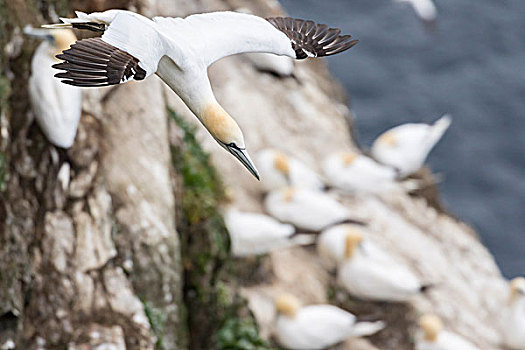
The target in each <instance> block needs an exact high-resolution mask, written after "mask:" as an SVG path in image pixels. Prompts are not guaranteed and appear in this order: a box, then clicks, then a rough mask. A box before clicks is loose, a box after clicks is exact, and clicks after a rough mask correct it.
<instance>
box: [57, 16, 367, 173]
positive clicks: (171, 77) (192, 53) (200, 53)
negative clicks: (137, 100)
mask: <svg viewBox="0 0 525 350" xmlns="http://www.w3.org/2000/svg"><path fill="white" fill-rule="evenodd" d="M76 14H77V18H73V19H67V18H62V19H61V20H62V22H64V23H62V24H55V25H51V26H49V27H51V28H63V27H68V28H71V27H72V28H77V29H90V30H93V31H98V32H104V34H103V35H102V37H101V38H90V39H84V40H80V41H77V42H76V43H75V44H74V45H73V46H72V47H71V49H69V50H66V51H64V52H63V54H61V55H58V56H57V57H58V58H60V59H62V60H64V62H62V63H60V64H56V65H54V67H55V68H57V69H61V70H64V71H65V72H63V73H59V74H57V75H56V77H58V78H61V79H63V80H62V82H64V83H66V84H69V85H75V86H95V87H99V86H108V85H115V84H121V83H125V82H127V81H129V80H133V79H135V80H142V79H145V78H146V77H148V76H150V75H152V74H153V73H156V74H157V75H158V76H159V77H160V78H161V79H162V80H164V82H165V83H166V84H168V86H169V87H170V88H171V89H172V90H173V91H174V92H175V93H176V94H177V95H179V97H180V98H181V99H182V100H183V101H184V103H185V104H186V105H187V106H188V108H189V109H190V110H191V111H192V112H193V113H194V114H195V115H196V116H197V118H198V119H199V120H200V121H201V122H202V124H203V125H204V126H205V127H206V129H207V130H208V131H209V132H210V134H211V135H212V136H213V137H214V138H215V140H216V141H217V142H218V143H219V145H220V146H222V147H223V148H224V149H225V150H226V151H228V152H229V153H231V154H232V155H233V156H235V157H236V158H237V159H238V160H239V161H240V162H241V163H242V164H243V165H244V166H245V167H246V168H247V169H248V170H249V171H250V173H252V175H254V176H255V177H256V178H257V179H259V174H258V172H257V169H256V168H255V166H254V165H253V162H252V161H251V159H250V157H249V155H248V152H247V151H246V146H245V143H244V136H243V134H242V131H241V129H240V128H239V126H238V125H237V123H236V122H235V120H234V119H233V118H232V117H231V116H230V115H229V114H228V113H227V112H226V111H225V110H224V109H223V108H222V107H221V106H220V105H219V103H218V102H217V100H216V99H215V96H214V94H213V91H212V89H211V85H210V81H209V79H208V74H207V67H208V66H209V65H211V64H212V63H213V62H215V61H217V60H219V59H221V58H223V57H225V56H230V55H233V54H238V53H247V52H266V53H272V54H276V55H283V56H288V57H291V58H297V59H303V58H307V57H321V56H329V55H334V54H336V53H339V52H343V51H345V50H347V49H349V48H351V47H352V46H354V45H355V44H357V41H356V40H351V39H350V38H351V37H350V36H349V35H343V36H342V35H340V33H341V30H339V29H335V28H328V27H327V26H325V25H318V24H315V23H314V22H312V21H304V20H299V19H292V18H289V17H273V18H267V19H264V18H261V17H257V16H253V15H249V14H243V13H236V12H212V13H204V14H196V15H192V16H188V17H186V18H170V17H154V18H153V20H151V19H149V18H146V17H144V16H141V15H139V14H136V13H133V12H129V11H124V10H108V11H105V12H96V13H92V14H89V15H88V14H85V13H82V12H77V13H76Z"/></svg>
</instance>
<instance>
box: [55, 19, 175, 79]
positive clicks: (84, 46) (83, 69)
mask: <svg viewBox="0 0 525 350" xmlns="http://www.w3.org/2000/svg"><path fill="white" fill-rule="evenodd" d="M155 26H156V24H155V23H154V22H152V21H151V20H149V19H147V18H145V17H143V18H141V17H138V15H136V14H131V13H127V12H124V11H123V12H121V13H118V14H117V15H116V16H115V17H114V19H113V20H112V21H111V23H109V26H108V27H107V30H106V31H105V32H104V35H103V36H102V37H101V38H90V39H84V40H79V41H77V42H76V43H75V44H73V45H72V46H71V48H70V49H68V50H65V51H64V52H63V53H62V54H59V55H57V58H59V59H61V60H64V62H61V63H58V64H55V65H54V66H53V67H54V68H56V69H60V70H64V71H65V72H62V73H58V74H56V75H55V76H56V77H57V78H60V79H63V80H62V82H63V83H66V84H69V85H74V86H83V87H98V86H108V85H115V84H120V83H125V82H127V81H129V80H131V79H135V80H142V79H144V78H146V77H148V76H150V75H151V74H153V73H155V72H156V70H157V65H158V63H159V61H160V59H161V58H162V56H164V54H165V49H164V45H163V41H162V40H161V38H160V36H159V33H158V32H157V30H156V28H155Z"/></svg>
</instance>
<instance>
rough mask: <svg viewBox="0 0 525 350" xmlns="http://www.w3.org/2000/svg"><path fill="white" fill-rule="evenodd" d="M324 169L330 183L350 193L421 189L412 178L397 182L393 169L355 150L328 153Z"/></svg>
mask: <svg viewBox="0 0 525 350" xmlns="http://www.w3.org/2000/svg"><path fill="white" fill-rule="evenodd" d="M323 170H324V173H325V176H326V178H327V180H328V182H329V183H330V185H332V186H334V187H335V188H338V189H340V190H343V191H347V192H367V193H382V192H388V191H396V190H397V191H399V190H407V191H410V190H415V189H417V188H418V186H417V183H416V182H415V181H413V180H407V181H404V182H397V181H396V178H397V172H396V170H395V169H394V168H392V167H389V166H385V165H382V164H379V163H377V162H376V161H374V160H373V159H371V158H369V157H367V156H365V155H362V154H358V153H355V152H340V153H334V154H332V155H330V156H328V158H326V160H325V161H324V164H323Z"/></svg>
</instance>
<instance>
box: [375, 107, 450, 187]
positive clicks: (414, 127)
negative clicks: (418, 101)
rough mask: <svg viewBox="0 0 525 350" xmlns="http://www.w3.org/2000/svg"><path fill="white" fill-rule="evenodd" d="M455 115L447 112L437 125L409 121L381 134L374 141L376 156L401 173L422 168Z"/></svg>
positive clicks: (408, 172) (405, 174)
mask: <svg viewBox="0 0 525 350" xmlns="http://www.w3.org/2000/svg"><path fill="white" fill-rule="evenodd" d="M451 122H452V119H451V118H450V116H449V115H444V116H443V117H441V118H440V119H439V120H437V121H436V122H435V123H434V124H433V125H428V124H423V123H408V124H402V125H398V126H396V127H394V128H392V129H390V130H388V131H386V132H384V133H383V134H381V135H380V136H379V137H378V138H377V139H376V140H375V141H374V144H373V145H372V149H371V151H372V156H373V157H374V158H375V159H376V160H377V161H379V162H380V163H382V164H385V165H388V166H391V167H394V168H395V169H397V170H398V171H399V175H400V176H401V177H404V176H407V175H410V174H412V173H413V172H415V171H417V170H419V169H420V168H421V167H422V166H423V164H424V163H425V160H426V158H427V156H428V154H429V153H430V151H431V150H432V148H434V146H435V145H436V143H437V142H438V141H439V140H440V139H441V137H442V136H443V134H444V133H445V131H447V129H448V127H449V126H450V123H451Z"/></svg>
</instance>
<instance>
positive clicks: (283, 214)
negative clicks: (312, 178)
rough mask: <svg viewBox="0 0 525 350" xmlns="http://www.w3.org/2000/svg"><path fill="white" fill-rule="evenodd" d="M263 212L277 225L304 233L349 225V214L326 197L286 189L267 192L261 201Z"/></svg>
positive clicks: (322, 193) (321, 193)
mask: <svg viewBox="0 0 525 350" xmlns="http://www.w3.org/2000/svg"><path fill="white" fill-rule="evenodd" d="M264 207H265V208H266V211H267V212H268V213H269V214H270V215H271V216H273V217H274V218H276V219H278V220H279V221H282V222H286V223H290V224H292V225H294V226H295V227H297V228H299V229H301V230H306V231H316V232H318V231H321V230H323V229H325V228H327V227H328V226H331V225H335V224H339V223H344V222H351V221H353V220H351V219H350V213H349V212H348V210H347V209H346V208H345V206H343V205H342V204H341V203H339V202H338V201H336V200H335V199H333V198H332V197H330V195H328V194H327V193H324V192H319V191H314V190H310V189H307V188H294V187H287V188H282V189H279V190H273V191H270V192H269V193H268V194H267V195H266V198H265V199H264Z"/></svg>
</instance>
